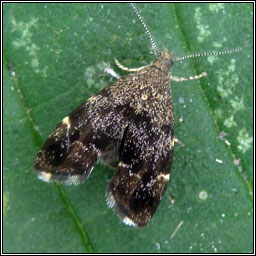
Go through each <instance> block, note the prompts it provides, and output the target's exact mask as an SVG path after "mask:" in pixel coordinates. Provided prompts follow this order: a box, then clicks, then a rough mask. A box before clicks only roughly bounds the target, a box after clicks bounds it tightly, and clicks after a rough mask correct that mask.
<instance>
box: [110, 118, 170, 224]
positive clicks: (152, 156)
mask: <svg viewBox="0 0 256 256" xmlns="http://www.w3.org/2000/svg"><path fill="white" fill-rule="evenodd" d="M172 153H173V127H172V124H171V123H170V124H169V125H168V124H167V125H166V124H161V122H157V121H155V122H154V121H152V118H151V117H150V116H149V115H148V114H147V113H141V114H137V115H136V117H135V118H134V120H133V122H132V123H131V124H130V125H129V127H127V129H126V131H125V133H124V138H123V141H122V143H121V148H120V161H119V163H118V166H117V172H116V173H115V175H114V177H113V178H112V180H111V182H110V184H109V186H108V188H107V192H106V193H107V203H108V205H109V206H110V207H113V208H114V209H115V211H116V213H117V214H118V215H119V217H120V218H121V219H122V221H123V222H124V223H125V224H127V225H131V226H145V225H146V224H147V223H148V222H149V221H150V219H151V218H152V216H153V214H154V213H155V211H156V208H157V207H158V205H159V203H160V200H161V198H162V195H163V193H164V191H165V188H166V185H167V182H168V180H169V176H170V168H171V163H172Z"/></svg>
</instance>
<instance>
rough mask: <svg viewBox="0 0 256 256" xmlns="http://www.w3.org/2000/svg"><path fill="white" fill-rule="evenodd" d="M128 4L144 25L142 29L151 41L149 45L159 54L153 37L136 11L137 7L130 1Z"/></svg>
mask: <svg viewBox="0 0 256 256" xmlns="http://www.w3.org/2000/svg"><path fill="white" fill-rule="evenodd" d="M130 5H131V7H132V9H133V10H134V12H135V14H136V15H137V17H138V18H139V20H140V22H141V24H142V26H143V27H144V29H145V31H146V34H147V35H148V37H149V40H150V42H151V45H152V47H153V49H154V51H155V54H156V56H160V51H159V50H158V48H157V45H156V43H155V41H154V39H153V37H152V35H151V33H150V31H149V29H148V27H147V25H146V23H145V21H144V20H143V19H142V17H141V15H140V14H139V12H138V10H137V8H136V7H135V5H134V4H133V3H130Z"/></svg>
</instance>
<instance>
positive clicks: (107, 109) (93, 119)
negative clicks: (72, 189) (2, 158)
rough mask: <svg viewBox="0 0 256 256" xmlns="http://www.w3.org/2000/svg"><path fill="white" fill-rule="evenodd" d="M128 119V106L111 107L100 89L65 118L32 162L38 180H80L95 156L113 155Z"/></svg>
mask: <svg viewBox="0 0 256 256" xmlns="http://www.w3.org/2000/svg"><path fill="white" fill-rule="evenodd" d="M129 118H131V117H130V111H129V106H125V105H123V106H118V107H117V106H114V105H113V102H112V101H111V100H109V92H108V89H107V88H106V89H103V90H102V91H100V92H99V93H98V94H96V95H95V96H93V97H91V98H90V99H89V100H88V101H87V102H86V103H84V104H82V105H80V106H79V107H78V108H77V109H76V110H74V111H73V112H72V113H71V114H70V115H69V116H67V117H65V118H64V119H63V120H62V122H61V123H60V124H59V125H58V126H57V127H56V129H55V130H54V131H53V133H52V134H51V135H50V136H49V137H48V139H47V141H46V142H45V144H44V145H43V147H42V149H41V150H40V152H39V153H38V155H37V157H36V160H35V170H36V172H37V174H38V177H39V178H40V179H42V180H44V181H57V182H60V183H65V184H78V183H80V182H82V181H84V180H85V179H86V178H87V177H88V176H89V174H90V173H91V171H92V168H93V165H94V164H95V162H96V161H97V160H98V158H99V157H103V158H109V157H110V156H112V155H114V154H115V152H116V151H117V150H116V148H118V145H119V144H120V141H121V138H122V134H123V132H124V130H125V128H126V127H127V125H128V120H129ZM110 120H111V122H110ZM111 152H114V153H111Z"/></svg>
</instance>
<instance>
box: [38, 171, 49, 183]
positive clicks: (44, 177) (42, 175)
mask: <svg viewBox="0 0 256 256" xmlns="http://www.w3.org/2000/svg"><path fill="white" fill-rule="evenodd" d="M51 177H52V174H51V173H48V172H39V173H38V179H40V180H43V181H46V182H49V181H50V179H51Z"/></svg>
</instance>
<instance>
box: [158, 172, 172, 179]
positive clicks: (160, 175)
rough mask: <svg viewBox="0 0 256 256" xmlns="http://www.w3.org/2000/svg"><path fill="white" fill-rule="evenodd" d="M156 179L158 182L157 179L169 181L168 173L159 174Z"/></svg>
mask: <svg viewBox="0 0 256 256" xmlns="http://www.w3.org/2000/svg"><path fill="white" fill-rule="evenodd" d="M156 178H157V180H159V179H164V180H169V179H170V173H168V174H163V173H161V174H159V175H158V176H157V177H156Z"/></svg>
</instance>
